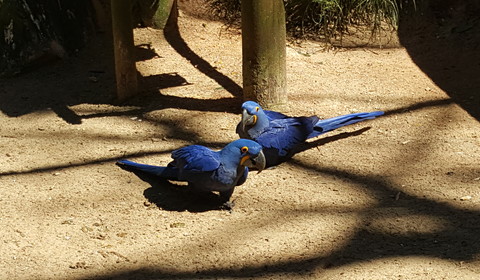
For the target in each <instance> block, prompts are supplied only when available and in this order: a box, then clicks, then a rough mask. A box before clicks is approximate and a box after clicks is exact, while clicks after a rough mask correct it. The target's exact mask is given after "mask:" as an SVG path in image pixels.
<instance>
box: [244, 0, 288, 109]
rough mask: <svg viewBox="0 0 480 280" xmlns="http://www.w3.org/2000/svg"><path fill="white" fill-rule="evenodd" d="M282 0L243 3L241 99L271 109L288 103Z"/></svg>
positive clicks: (245, 1) (253, 0) (247, 0)
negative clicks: (254, 101) (242, 97)
mask: <svg viewBox="0 0 480 280" xmlns="http://www.w3.org/2000/svg"><path fill="white" fill-rule="evenodd" d="M285 45H286V26H285V7H284V4H283V1H282V0H242V55H243V67H242V71H243V96H244V99H245V100H256V101H257V102H259V104H260V105H262V107H265V108H272V107H276V106H279V105H283V104H285V103H286V102H287V93H286V46H285Z"/></svg>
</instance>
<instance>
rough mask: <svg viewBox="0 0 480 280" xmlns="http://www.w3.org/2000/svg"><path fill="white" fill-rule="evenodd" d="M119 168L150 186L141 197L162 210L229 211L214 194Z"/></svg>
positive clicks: (193, 211) (140, 172)
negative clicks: (196, 190)
mask: <svg viewBox="0 0 480 280" xmlns="http://www.w3.org/2000/svg"><path fill="white" fill-rule="evenodd" d="M120 168H122V169H123V170H126V171H129V172H132V173H133V174H135V175H137V177H138V178H139V179H140V180H142V181H144V182H146V183H148V184H150V187H149V188H147V189H145V191H144V192H143V195H144V196H145V198H146V199H147V200H148V202H149V203H151V204H152V205H155V206H157V207H158V208H160V209H162V210H166V211H177V212H182V211H188V212H192V213H199V212H206V211H212V210H229V209H226V208H225V207H224V203H223V202H222V201H221V199H220V196H219V195H218V194H216V193H214V192H195V191H193V190H192V189H191V188H190V187H188V186H187V184H186V183H184V182H178V183H177V182H173V181H169V180H167V179H164V178H159V177H158V176H155V175H151V174H148V173H145V172H142V171H138V170H129V169H128V168H126V167H122V166H120Z"/></svg>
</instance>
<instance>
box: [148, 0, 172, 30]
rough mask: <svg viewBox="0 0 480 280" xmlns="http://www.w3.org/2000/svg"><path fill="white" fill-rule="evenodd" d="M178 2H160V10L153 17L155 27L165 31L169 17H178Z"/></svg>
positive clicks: (167, 0)
mask: <svg viewBox="0 0 480 280" xmlns="http://www.w3.org/2000/svg"><path fill="white" fill-rule="evenodd" d="M176 2H177V0H158V8H157V11H156V12H155V15H154V16H153V27H154V28H157V29H164V28H165V27H166V25H167V22H168V19H169V17H175V20H176V17H177V16H178V11H177V3H176Z"/></svg>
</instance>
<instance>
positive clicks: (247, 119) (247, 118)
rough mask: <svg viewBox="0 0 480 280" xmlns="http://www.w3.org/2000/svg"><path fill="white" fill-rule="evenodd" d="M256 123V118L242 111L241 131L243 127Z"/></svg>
mask: <svg viewBox="0 0 480 280" xmlns="http://www.w3.org/2000/svg"><path fill="white" fill-rule="evenodd" d="M256 122H257V116H255V115H250V114H249V113H248V112H247V110H246V109H243V111H242V121H241V123H242V130H243V131H245V127H247V126H252V125H254V124H255V123H256Z"/></svg>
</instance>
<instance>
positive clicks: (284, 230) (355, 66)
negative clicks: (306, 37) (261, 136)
mask: <svg viewBox="0 0 480 280" xmlns="http://www.w3.org/2000/svg"><path fill="white" fill-rule="evenodd" d="M178 31H179V32H175V31H174V32H172V33H171V34H170V35H167V36H166V37H167V38H166V40H164V39H163V37H164V34H163V33H162V32H161V31H158V30H153V29H136V30H135V37H136V45H137V46H138V63H137V67H138V70H139V72H140V74H141V76H142V77H143V78H142V79H141V82H142V85H143V87H144V92H145V95H144V96H142V97H138V98H135V99H133V100H130V101H128V102H126V103H121V104H119V103H115V102H114V101H113V98H112V96H113V93H114V73H113V66H112V60H111V53H110V52H109V45H108V44H110V42H108V41H105V40H102V38H104V37H106V36H105V34H104V35H99V38H98V40H94V42H92V43H91V44H90V45H89V46H88V48H87V49H84V50H81V51H79V52H78V54H77V56H72V57H70V58H68V59H65V60H64V61H61V62H58V63H55V64H53V65H50V66H46V67H44V68H41V69H38V70H36V71H32V72H29V73H24V74H22V75H19V76H17V77H14V78H9V79H3V80H1V84H0V96H1V102H0V110H1V113H0V122H1V127H0V147H1V153H0V162H1V165H0V175H1V177H0V187H1V195H0V211H1V216H0V235H1V237H2V238H1V239H2V240H1V242H0V250H1V255H0V278H1V279H480V226H479V220H480V168H479V164H478V163H479V158H480V156H479V155H480V138H479V133H478V131H479V129H480V124H479V121H478V120H477V119H476V118H475V117H473V116H474V115H475V113H472V112H471V111H469V110H468V108H470V107H468V106H464V105H465V104H466V103H462V100H464V99H461V98H460V99H459V98H458V97H457V96H452V94H451V92H450V91H447V90H446V89H449V88H448V87H444V86H442V82H444V80H436V78H435V76H432V75H429V73H428V71H425V70H424V69H422V68H421V67H420V66H419V65H418V64H417V63H416V61H415V56H413V54H412V52H411V51H410V50H409V49H406V48H404V47H400V48H389V49H368V48H353V49H342V48H336V49H330V50H329V51H325V49H324V45H323V44H321V43H317V42H311V41H303V42H300V43H299V44H289V46H288V49H287V60H288V61H287V69H288V92H289V104H288V106H287V107H286V108H285V109H284V112H285V113H287V114H290V115H297V116H298V115H312V114H316V115H318V116H320V117H323V118H326V117H333V116H337V115H342V114H347V113H352V112H362V111H373V110H384V111H385V112H386V115H385V116H383V117H380V118H378V119H375V120H372V121H368V122H363V123H359V124H355V125H352V126H349V127H345V128H342V129H338V130H337V131H334V132H331V133H329V134H326V135H324V136H321V137H319V138H318V139H314V140H313V141H311V142H312V144H311V145H310V146H309V149H307V150H305V151H304V152H302V153H299V154H297V155H296V156H295V157H294V158H293V159H292V160H291V161H290V162H288V163H285V164H282V165H280V166H278V167H277V168H274V169H271V170H265V171H263V172H262V173H259V174H257V173H251V176H250V177H249V178H248V180H247V182H246V183H245V184H244V185H242V186H239V187H237V189H236V190H235V193H234V194H233V197H232V199H233V200H234V201H235V204H236V206H235V208H234V210H233V211H232V212H228V211H224V210H216V209H211V208H209V207H208V203H205V204H202V203H194V202H191V201H189V196H188V194H187V193H185V191H184V190H183V188H182V187H181V186H180V187H179V186H174V185H171V184H168V185H166V184H164V183H161V184H159V183H156V182H155V181H152V180H149V179H148V178H140V177H138V176H136V175H135V174H133V173H129V172H126V171H124V170H122V169H120V168H118V167H117V166H116V165H115V164H114V163H115V161H116V160H118V159H121V158H128V159H131V160H135V161H138V162H144V163H151V164H158V165H164V164H167V163H168V162H169V160H170V156H169V155H170V152H171V151H172V150H174V149H177V148H179V147H182V146H185V145H189V144H202V145H206V146H208V147H211V148H214V149H219V148H221V147H223V146H224V145H225V144H226V143H228V142H230V141H232V140H234V139H237V136H236V134H235V131H234V130H235V125H236V123H237V122H238V121H239V119H240V117H239V112H240V110H239V107H240V104H241V102H242V99H241V97H240V95H241V82H242V80H241V37H240V33H239V31H238V30H236V29H230V30H227V29H226V28H225V26H223V25H222V24H221V23H218V22H214V21H208V20H204V19H199V18H196V17H193V16H191V14H190V13H187V12H185V11H181V13H180V18H179V30H178ZM477 52H478V50H477ZM458 57H463V56H462V53H459V54H457V58H458ZM457 70H458V69H455V68H453V69H452V68H448V69H447V70H446V71H450V72H447V74H448V73H450V76H449V77H450V78H451V79H453V78H452V77H455V76H454V75H453V73H455V71H457ZM477 74H478V72H477ZM447 76H448V75H447ZM432 77H433V78H432ZM472 81H473V80H472ZM465 85H466V84H465ZM468 85H469V86H470V89H472V88H473V87H474V86H478V81H477V82H475V83H470V84H468ZM452 92H453V90H452ZM476 92H478V88H477V89H476ZM472 98H473V99H472ZM472 98H470V99H469V98H466V99H465V100H467V101H468V100H470V101H471V100H476V99H474V98H476V97H472ZM457 100H460V101H457ZM470 101H469V102H470ZM465 108H467V109H465Z"/></svg>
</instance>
